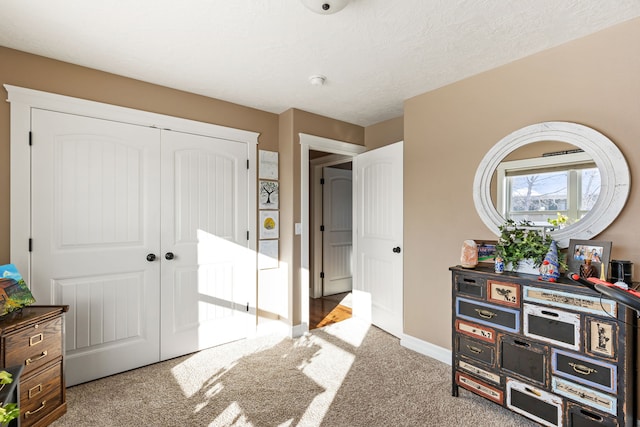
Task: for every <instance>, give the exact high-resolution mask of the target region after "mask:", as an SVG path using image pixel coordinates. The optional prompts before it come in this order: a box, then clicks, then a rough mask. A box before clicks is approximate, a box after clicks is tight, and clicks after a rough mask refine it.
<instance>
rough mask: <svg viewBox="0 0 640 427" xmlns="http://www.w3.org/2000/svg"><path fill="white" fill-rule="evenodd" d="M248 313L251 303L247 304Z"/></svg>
mask: <svg viewBox="0 0 640 427" xmlns="http://www.w3.org/2000/svg"><path fill="white" fill-rule="evenodd" d="M247 311H249V303H247Z"/></svg>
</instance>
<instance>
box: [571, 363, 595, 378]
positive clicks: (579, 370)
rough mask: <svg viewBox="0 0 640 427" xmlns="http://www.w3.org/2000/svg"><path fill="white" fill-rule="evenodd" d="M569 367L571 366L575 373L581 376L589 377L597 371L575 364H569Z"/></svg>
mask: <svg viewBox="0 0 640 427" xmlns="http://www.w3.org/2000/svg"><path fill="white" fill-rule="evenodd" d="M569 366H571V367H572V368H573V370H574V371H576V372H577V373H579V374H581V375H591V374H593V373H597V372H598V371H597V370H595V369H593V368H590V367H588V366H584V365H579V364H577V363H573V362H571V363H569Z"/></svg>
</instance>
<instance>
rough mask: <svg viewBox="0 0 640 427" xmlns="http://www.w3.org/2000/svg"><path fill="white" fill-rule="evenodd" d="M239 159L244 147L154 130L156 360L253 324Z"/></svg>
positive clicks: (244, 183) (244, 178)
mask: <svg viewBox="0 0 640 427" xmlns="http://www.w3.org/2000/svg"><path fill="white" fill-rule="evenodd" d="M247 155H248V153H247V144H244V143H239V142H233V141H227V140H222V139H216V138H210V137H204V136H198V135H191V134H184V133H178V132H170V131H163V132H162V189H163V192H162V213H161V216H162V252H161V255H162V282H161V283H162V310H161V313H162V316H161V322H162V328H161V330H162V336H161V338H162V339H161V343H162V345H161V359H163V360H164V359H169V358H172V357H176V356H179V355H182V354H186V353H190V352H194V351H197V350H201V349H203V348H207V347H211V346H214V345H218V344H222V343H225V342H229V341H232V340H235V339H239V338H243V337H246V336H247V333H248V330H249V328H250V327H251V326H252V323H251V321H252V320H254V323H253V325H254V326H255V317H253V316H255V302H254V300H255V280H256V279H255V271H256V270H255V259H256V255H255V252H253V251H251V250H249V249H248V246H249V240H248V236H247V230H249V224H248V222H249V208H248V200H247V199H248V198H247V190H248V185H249V183H248V170H247V158H248V157H247ZM250 307H251V311H253V315H250V313H249V309H250Z"/></svg>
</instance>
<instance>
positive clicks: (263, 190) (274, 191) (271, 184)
mask: <svg viewBox="0 0 640 427" xmlns="http://www.w3.org/2000/svg"><path fill="white" fill-rule="evenodd" d="M278 189H279V186H278V182H277V181H260V182H259V184H258V197H259V202H260V206H259V208H260V209H278Z"/></svg>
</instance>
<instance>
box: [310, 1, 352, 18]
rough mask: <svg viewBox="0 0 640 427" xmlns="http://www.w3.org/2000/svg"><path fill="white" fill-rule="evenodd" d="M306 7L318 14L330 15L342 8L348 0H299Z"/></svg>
mask: <svg viewBox="0 0 640 427" xmlns="http://www.w3.org/2000/svg"><path fill="white" fill-rule="evenodd" d="M301 1H302V4H304V5H305V6H306V7H307V9H309V10H312V11H313V12H315V13H319V14H320V15H331V14H333V13H336V12H340V11H341V10H342V9H344V8H345V7H346V6H347V4H348V3H349V0H301Z"/></svg>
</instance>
